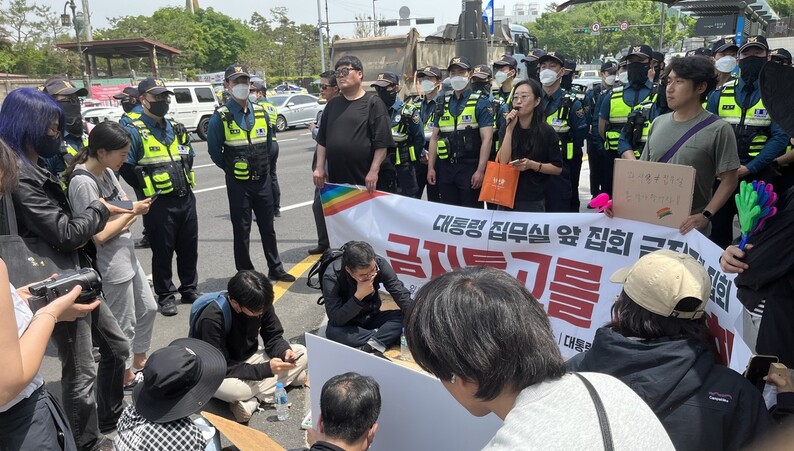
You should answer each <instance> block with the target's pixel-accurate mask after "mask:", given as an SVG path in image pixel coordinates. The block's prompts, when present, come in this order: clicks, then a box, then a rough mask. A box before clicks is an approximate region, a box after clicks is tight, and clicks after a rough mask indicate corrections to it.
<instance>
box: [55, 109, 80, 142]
mask: <svg viewBox="0 0 794 451" xmlns="http://www.w3.org/2000/svg"><path fill="white" fill-rule="evenodd" d="M58 105H60V106H61V109H62V110H63V114H64V116H66V127H65V128H66V131H67V132H69V134H71V135H75V136H81V135H82V134H83V117H82V116H81V114H80V103H74V104H73V103H71V102H70V101H68V100H59V101H58Z"/></svg>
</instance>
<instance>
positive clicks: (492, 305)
mask: <svg viewBox="0 0 794 451" xmlns="http://www.w3.org/2000/svg"><path fill="white" fill-rule="evenodd" d="M405 336H406V339H407V340H408V348H409V349H410V351H411V355H412V356H413V358H414V361H416V363H417V364H419V366H420V367H422V369H424V370H425V371H427V372H429V373H431V374H433V375H434V376H436V377H438V378H439V379H441V384H442V385H443V386H444V388H445V389H446V390H447V391H448V392H449V393H450V395H452V397H453V398H455V400H456V401H457V402H458V403H459V404H460V405H462V406H463V407H464V408H465V409H466V410H468V412H469V413H470V414H472V415H474V416H477V417H482V416H485V415H488V414H489V413H491V412H493V413H495V414H496V415H497V416H498V417H499V418H500V419H501V420H502V421H504V424H503V425H502V426H501V428H500V429H499V430H498V431H497V432H496V435H495V436H494V437H493V438H492V439H491V441H490V442H489V443H488V444H487V445H486V446H485V447H484V448H483V449H484V450H489V451H493V450H505V451H508V450H510V451H513V450H527V449H544V450H546V449H564V450H568V449H601V447H602V446H605V445H606V443H605V439H604V433H605V431H604V429H605V428H604V424H603V421H602V420H601V417H602V416H603V415H602V414H605V415H606V417H607V420H608V423H609V429H610V431H611V440H612V444H613V447H614V449H616V450H639V449H653V450H672V449H674V448H673V445H672V443H670V439H669V438H668V437H667V433H666V432H665V431H664V428H663V427H662V425H661V424H660V423H659V420H658V419H657V418H656V416H654V414H653V412H651V409H649V408H648V406H647V405H646V404H645V403H644V402H643V401H642V400H641V399H640V398H639V397H638V396H637V395H636V394H635V393H634V392H632V391H631V389H629V388H628V387H626V386H625V385H624V384H623V383H621V382H620V381H618V380H617V379H615V378H613V377H612V376H607V375H605V374H596V373H582V374H577V375H573V374H566V372H565V363H564V362H563V359H562V355H561V354H560V348H559V347H558V345H557V339H556V338H555V336H554V334H553V332H552V330H551V325H550V323H549V318H548V316H547V315H546V313H545V312H544V311H543V306H542V305H541V304H540V303H539V302H538V301H537V300H536V299H535V297H534V296H532V293H530V292H529V291H527V289H526V288H525V287H524V286H523V285H522V284H521V283H519V282H518V281H517V280H516V279H515V277H513V276H511V275H509V274H507V273H505V272H504V271H500V270H498V269H495V268H489V267H484V266H478V267H468V268H460V269H456V270H454V271H452V272H448V273H446V274H443V275H442V276H439V277H437V278H435V279H433V280H431V281H430V282H428V283H427V284H426V285H424V286H423V287H422V288H421V289H420V290H419V292H418V293H417V295H416V300H415V301H414V303H413V304H412V305H411V308H410V309H409V311H408V314H407V316H406V321H405ZM595 406H598V407H595ZM599 410H600V411H601V413H599ZM638 431H642V433H638Z"/></svg>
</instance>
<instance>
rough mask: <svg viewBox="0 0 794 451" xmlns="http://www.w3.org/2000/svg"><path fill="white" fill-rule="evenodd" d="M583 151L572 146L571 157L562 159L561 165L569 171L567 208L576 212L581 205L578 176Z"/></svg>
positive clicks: (580, 171)
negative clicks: (569, 199) (569, 186)
mask: <svg viewBox="0 0 794 451" xmlns="http://www.w3.org/2000/svg"><path fill="white" fill-rule="evenodd" d="M583 156H584V153H583V152H582V148H581V147H579V148H577V147H574V149H573V158H571V159H570V160H563V163H562V164H563V166H568V171H569V173H570V179H569V181H570V183H571V204H570V205H571V209H570V210H569V211H570V212H572V213H578V212H579V207H580V206H581V205H580V203H579V178H580V176H581V174H582V157H583Z"/></svg>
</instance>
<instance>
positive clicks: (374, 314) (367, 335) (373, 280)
mask: <svg viewBox="0 0 794 451" xmlns="http://www.w3.org/2000/svg"><path fill="white" fill-rule="evenodd" d="M322 279H323V280H322V284H321V285H322V291H323V297H324V298H325V313H326V314H327V315H328V327H327V328H326V330H325V334H326V336H327V337H328V338H329V339H331V340H333V341H336V342H339V343H342V344H345V345H348V346H352V347H354V348H359V349H361V350H362V351H364V352H380V353H383V352H386V350H387V349H388V348H389V347H390V346H391V345H393V344H395V343H397V341H398V340H399V339H400V334H401V333H402V328H403V311H405V310H406V309H407V308H408V307H409V306H410V305H411V293H410V292H409V291H408V289H406V288H405V285H403V283H402V282H400V280H399V279H398V278H397V274H396V273H395V272H394V269H392V267H391V265H390V264H389V262H388V261H387V260H386V259H385V258H383V257H381V256H380V255H377V254H375V250H374V249H372V246H371V245H370V244H369V243H365V242H363V241H350V242H348V243H347V244H345V245H344V253H343V254H342V257H341V258H339V259H337V260H336V261H334V262H332V263H331V264H330V265H328V268H326V270H325V274H323V275H322ZM381 285H383V288H385V289H386V291H388V292H389V294H390V295H391V296H392V298H394V301H395V302H396V303H397V306H398V307H399V308H400V310H387V311H381V310H380V308H381V304H382V301H381V298H380V293H379V292H378V288H379V287H380V286H381Z"/></svg>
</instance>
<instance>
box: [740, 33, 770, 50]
mask: <svg viewBox="0 0 794 451" xmlns="http://www.w3.org/2000/svg"><path fill="white" fill-rule="evenodd" d="M750 47H758V48H761V49H764V50H767V51H768V50H769V44H768V43H767V42H766V38H765V37H763V36H749V37H748V38H747V42H745V43H744V44H743V45H742V46H741V47H740V48H739V53H742V52H744V51H745V50H746V49H749V48H750Z"/></svg>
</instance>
